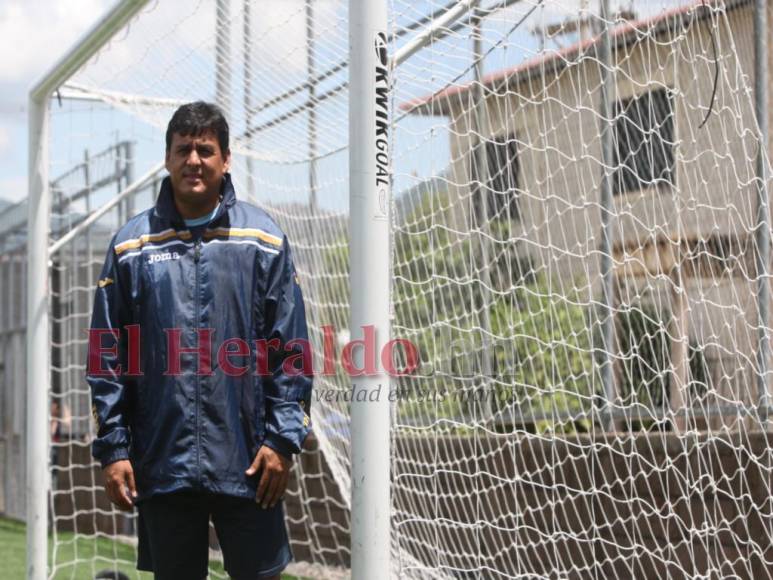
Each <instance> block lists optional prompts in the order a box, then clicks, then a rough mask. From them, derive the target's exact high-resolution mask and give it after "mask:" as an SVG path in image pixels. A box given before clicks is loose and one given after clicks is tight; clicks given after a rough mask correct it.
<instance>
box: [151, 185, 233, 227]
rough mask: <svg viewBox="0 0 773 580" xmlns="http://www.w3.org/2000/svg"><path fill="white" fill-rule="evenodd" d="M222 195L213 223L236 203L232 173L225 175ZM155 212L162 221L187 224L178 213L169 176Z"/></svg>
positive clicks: (160, 193) (221, 189) (162, 188)
mask: <svg viewBox="0 0 773 580" xmlns="http://www.w3.org/2000/svg"><path fill="white" fill-rule="evenodd" d="M220 194H221V195H222V196H223V200H222V201H221V202H220V207H219V208H218V210H217V213H216V214H215V217H214V218H212V221H213V222H215V221H217V220H219V219H220V218H221V217H222V216H223V214H224V213H225V212H226V211H227V210H228V208H230V207H231V206H232V205H233V204H234V203H236V192H235V191H234V186H233V182H232V181H231V174H230V173H226V174H225V175H223V185H222V186H221V188H220ZM153 212H154V213H155V215H156V216H157V217H160V218H161V219H165V220H169V221H170V222H172V223H178V224H181V225H183V224H185V221H184V220H183V218H182V216H181V215H180V212H178V211H177V206H176V205H175V203H174V193H173V192H172V181H171V180H170V179H169V176H168V175H167V176H166V177H165V178H164V180H163V181H162V182H161V190H160V191H159V193H158V199H157V200H156V207H155V208H154V210H153Z"/></svg>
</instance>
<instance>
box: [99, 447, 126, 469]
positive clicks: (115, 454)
mask: <svg viewBox="0 0 773 580" xmlns="http://www.w3.org/2000/svg"><path fill="white" fill-rule="evenodd" d="M123 459H129V450H128V449H126V447H117V448H116V449H114V450H113V451H111V452H110V453H108V454H107V455H103V456H102V457H100V458H99V463H100V464H101V465H102V469H104V468H105V467H107V466H108V465H110V464H111V463H115V462H116V461H121V460H123Z"/></svg>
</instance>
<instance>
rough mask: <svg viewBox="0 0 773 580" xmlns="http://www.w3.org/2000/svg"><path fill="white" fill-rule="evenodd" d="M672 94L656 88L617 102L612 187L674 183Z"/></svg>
mask: <svg viewBox="0 0 773 580" xmlns="http://www.w3.org/2000/svg"><path fill="white" fill-rule="evenodd" d="M672 101H673V97H672V94H671V91H669V90H667V89H657V90H654V91H650V92H648V93H644V94H643V95H639V96H637V97H633V98H630V99H623V100H620V101H618V102H617V105H616V107H615V125H614V139H615V144H616V146H615V148H614V152H615V159H614V162H615V172H614V174H613V181H612V188H613V189H612V191H613V193H614V195H621V194H624V193H629V192H632V191H639V190H640V189H643V188H646V187H651V186H653V185H655V186H663V185H670V186H673V185H675V177H676V171H675V168H674V111H673V102H672Z"/></svg>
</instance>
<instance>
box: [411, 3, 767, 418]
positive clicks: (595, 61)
mask: <svg viewBox="0 0 773 580" xmlns="http://www.w3.org/2000/svg"><path fill="white" fill-rule="evenodd" d="M772 8H773V5H771V4H768V11H769V13H770V14H769V16H768V18H769V22H773V9H772ZM752 17H753V3H751V2H749V1H748V0H728V1H726V2H724V3H721V2H708V1H707V2H706V3H705V4H704V3H703V2H700V1H699V2H697V3H692V4H689V5H687V6H682V7H679V8H677V9H674V10H671V11H668V12H664V13H661V14H659V15H658V16H656V17H654V18H651V19H647V20H638V21H631V22H626V23H624V24H622V25H619V26H617V27H615V28H613V30H612V32H611V34H610V36H611V44H612V56H611V62H612V63H613V64H612V66H611V67H610V69H609V70H610V71H611V72H610V74H611V76H612V85H613V87H614V89H613V91H612V95H610V99H611V100H610V103H609V104H610V112H611V114H612V119H613V120H612V122H611V123H608V122H606V121H605V120H604V118H603V116H602V115H601V113H600V103H601V87H602V81H601V72H600V71H601V67H600V61H599V56H598V48H599V46H600V36H596V37H594V38H590V39H587V40H584V41H582V42H579V43H576V44H574V45H572V46H569V47H566V48H564V49H562V50H558V51H543V52H542V53H540V54H539V55H537V56H536V57H535V58H533V59H530V60H527V61H525V62H523V63H521V64H518V65H517V66H515V67H512V68H508V69H506V70H501V71H498V72H495V73H492V74H489V75H488V76H485V77H483V78H482V81H481V83H470V84H466V85H454V86H450V87H447V88H445V89H443V90H441V91H439V92H437V93H435V94H432V95H429V96H426V97H422V98H419V99H416V100H413V101H411V102H408V103H405V104H403V105H402V109H403V110H405V111H409V112H411V113H413V114H416V115H436V116H443V117H447V118H448V123H449V129H450V130H449V134H450V135H451V143H450V149H451V160H452V161H451V166H450V168H449V174H450V176H451V177H450V178H449V185H448V188H449V192H450V195H451V196H452V199H454V200H455V203H454V206H455V207H454V212H453V213H452V217H451V218H450V219H453V220H455V221H456V222H457V224H456V228H455V229H456V230H457V231H470V230H471V229H472V228H473V227H474V226H475V224H476V223H478V224H480V225H481V227H482V228H484V229H486V228H488V231H489V233H490V235H491V236H492V239H494V240H495V244H494V245H495V246H497V247H498V246H501V245H502V244H507V243H508V242H511V243H513V244H518V246H519V248H521V251H525V252H527V253H528V255H529V256H530V258H531V259H532V260H533V263H534V264H535V269H537V270H539V271H541V272H544V273H545V274H546V275H548V276H549V277H550V278H551V279H553V280H554V281H556V283H557V284H558V288H559V290H558V292H559V293H561V292H563V291H564V290H565V289H566V288H572V289H577V290H579V294H580V295H585V296H586V299H587V302H588V303H589V304H592V303H593V302H597V301H600V297H601V275H600V259H599V258H600V253H601V252H600V250H601V249H602V246H601V243H602V239H603V236H602V222H601V215H602V213H603V212H602V206H601V203H600V199H601V188H602V175H604V172H605V167H606V168H607V169H606V171H607V172H608V174H609V178H610V181H611V189H612V206H611V208H610V212H609V214H608V215H609V216H610V228H611V240H610V246H611V248H612V250H611V254H612V258H613V264H614V266H613V268H614V273H615V296H614V303H615V310H616V312H620V311H622V310H625V309H626V308H628V307H633V308H643V307H645V306H646V305H648V308H650V309H654V310H655V311H657V313H658V316H661V317H662V321H663V323H662V324H663V326H664V328H665V330H666V331H667V332H668V335H669V337H670V361H671V363H670V365H669V366H670V368H669V369H667V372H668V374H669V376H670V378H669V384H670V385H671V387H670V395H669V399H670V402H671V406H672V408H680V407H683V406H684V405H689V406H702V407H704V408H705V407H707V406H713V407H715V408H716V407H719V406H725V407H727V405H728V404H729V403H731V402H735V401H741V402H744V403H747V404H753V403H755V402H756V401H757V396H758V394H757V392H756V386H755V379H754V377H755V367H756V366H757V365H756V362H755V357H756V348H757V336H758V332H757V329H756V324H757V307H756V302H755V300H756V298H755V297H756V292H757V290H756V281H755V280H756V278H757V275H756V271H755V266H754V264H755V247H756V244H755V237H754V236H755V211H756V195H757V186H756V182H755V176H756V173H755V158H756V153H757V141H758V140H757V130H756V121H755V116H754V100H753V99H754V97H753V87H754V52H753V42H752V39H753V21H752ZM768 50H769V53H768V61H769V62H771V61H773V46H769V48H768ZM715 73H716V75H717V83H716V91H715V90H714V87H715V84H714V83H715ZM713 93H715V94H713ZM768 94H770V91H768ZM768 98H769V99H770V97H768ZM712 101H713V103H712ZM769 102H770V100H769ZM709 110H710V113H709ZM704 119H705V123H704ZM603 126H607V127H609V130H611V131H613V143H614V145H613V150H612V159H610V160H609V163H607V164H605V163H604V161H603V158H602V149H601V146H602V141H601V134H602V127H603ZM478 128H480V129H478ZM768 145H770V143H769V144H768ZM484 214H485V215H484ZM494 223H497V224H498V226H497V227H496V228H492V227H491V224H494ZM503 224H504V226H503ZM502 232H504V233H502ZM498 236H499V237H498ZM768 326H770V323H768ZM618 338H619V337H618ZM619 344H620V341H619V340H618V349H617V351H616V352H615V353H614V354H613V356H614V357H615V358H617V359H618V362H617V363H616V364H617V370H616V376H617V379H618V381H619V379H620V375H621V372H623V371H622V370H621V368H620V367H621V366H624V365H625V361H626V360H628V361H631V360H632V359H635V358H636V357H637V356H638V355H637V353H636V352H632V351H629V352H622V351H621V350H620V349H619ZM690 345H693V346H694V348H697V349H699V350H700V351H701V352H702V353H704V355H705V357H706V360H707V364H708V366H709V378H708V379H707V382H708V383H709V385H708V387H709V388H708V389H707V390H706V389H704V393H705V392H707V394H705V395H696V394H695V391H694V390H692V389H691V388H688V386H689V384H690V381H691V376H690V371H689V363H688V357H689V354H688V353H689V352H690V351H689V349H690ZM675 387H678V388H675ZM690 399H693V400H690ZM735 413H736V411H735V410H727V409H726V410H725V411H724V414H725V415H728V414H731V415H735ZM732 420H734V417H731V418H725V419H722V420H720V419H716V420H712V421H713V423H714V425H715V426H716V427H718V426H719V425H720V423H722V422H723V421H725V422H732Z"/></svg>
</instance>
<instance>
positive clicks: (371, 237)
mask: <svg viewBox="0 0 773 580" xmlns="http://www.w3.org/2000/svg"><path fill="white" fill-rule="evenodd" d="M349 37H350V39H349V78H350V82H349V95H350V96H349V200H350V202H349V211H350V222H349V223H350V228H351V237H350V239H349V256H350V268H351V270H350V272H351V273H350V287H351V329H350V336H351V337H352V338H357V339H362V338H364V333H365V332H366V328H370V329H371V330H372V331H373V332H374V333H375V337H376V352H380V347H381V346H383V345H384V344H386V342H387V341H388V340H389V337H390V328H389V324H390V320H389V313H390V289H391V282H390V267H389V265H390V239H389V228H390V221H389V214H390V210H389V207H390V203H391V197H390V192H391V185H392V184H391V165H390V155H389V153H390V149H391V142H390V137H391V135H390V131H389V129H390V118H389V107H390V99H391V93H390V89H391V82H390V78H391V70H390V69H391V65H390V62H389V41H388V36H387V2H386V1H385V0H364V1H363V0H350V2H349ZM364 350H365V349H360V353H359V356H358V357H357V358H358V361H357V362H358V366H359V368H366V365H369V364H370V363H366V361H365V356H366V353H365V352H364ZM376 365H377V368H378V372H377V373H376V374H373V375H369V376H366V375H363V376H359V377H352V378H351V380H352V381H353V392H354V395H353V401H352V404H351V434H352V438H351V453H352V459H351V474H352V475H351V481H352V483H351V487H352V531H351V553H352V577H354V578H374V579H376V580H383V579H386V578H389V577H390V574H391V568H390V550H391V534H390V522H391V501H390V488H391V483H390V477H389V475H390V461H391V454H390V438H391V432H390V427H391V424H390V396H389V395H390V388H391V385H390V380H389V377H388V375H387V374H386V373H385V372H384V369H383V366H382V365H381V361H380V360H378V359H377V361H376ZM372 394H375V397H372V396H371V395H372Z"/></svg>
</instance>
